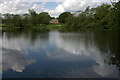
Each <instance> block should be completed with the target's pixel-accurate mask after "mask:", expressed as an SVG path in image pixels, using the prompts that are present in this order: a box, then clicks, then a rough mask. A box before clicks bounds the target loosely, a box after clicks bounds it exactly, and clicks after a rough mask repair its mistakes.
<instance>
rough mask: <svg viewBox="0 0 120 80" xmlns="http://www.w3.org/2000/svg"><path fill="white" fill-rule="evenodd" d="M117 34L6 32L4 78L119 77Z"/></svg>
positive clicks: (118, 38)
mask: <svg viewBox="0 0 120 80" xmlns="http://www.w3.org/2000/svg"><path fill="white" fill-rule="evenodd" d="M119 36H120V32H117V31H81V32H78V33H74V32H59V31H50V32H39V31H6V32H2V34H1V35H0V41H2V45H0V47H1V49H2V77H4V78H118V76H119V74H118V73H119V67H120V50H119V41H120V37H119Z"/></svg>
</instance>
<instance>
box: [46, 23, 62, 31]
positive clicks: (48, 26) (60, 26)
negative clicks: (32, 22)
mask: <svg viewBox="0 0 120 80" xmlns="http://www.w3.org/2000/svg"><path fill="white" fill-rule="evenodd" d="M62 27H63V24H48V25H46V28H47V29H49V30H56V29H57V30H60V29H61V28H62Z"/></svg>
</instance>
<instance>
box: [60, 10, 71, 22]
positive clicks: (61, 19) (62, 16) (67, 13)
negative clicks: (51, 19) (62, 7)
mask: <svg viewBox="0 0 120 80" xmlns="http://www.w3.org/2000/svg"><path fill="white" fill-rule="evenodd" d="M68 17H72V14H71V13H70V12H64V13H62V14H60V16H59V18H58V20H59V22H61V23H65V22H66V21H67V18H68Z"/></svg>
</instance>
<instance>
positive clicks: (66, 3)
mask: <svg viewBox="0 0 120 80" xmlns="http://www.w3.org/2000/svg"><path fill="white" fill-rule="evenodd" d="M112 1H114V0H46V1H45V0H42V1H41V0H37V1H33V0H29V1H28V0H11V1H8V0H4V2H0V12H1V13H8V12H9V13H13V14H15V13H17V14H21V13H26V12H27V11H28V9H31V8H33V9H35V10H36V11H37V12H42V11H44V12H45V11H47V12H49V14H50V15H51V16H55V17H57V16H58V15H59V14H60V13H62V12H64V11H79V10H85V8H86V7H87V6H91V7H96V6H98V5H100V4H102V3H110V2H112ZM116 1H118V0H115V2H116ZM20 2H21V3H20ZM35 2H43V4H37V3H35ZM46 2H56V3H58V6H56V7H55V9H54V10H50V9H47V8H45V3H46ZM51 6H52V5H51Z"/></svg>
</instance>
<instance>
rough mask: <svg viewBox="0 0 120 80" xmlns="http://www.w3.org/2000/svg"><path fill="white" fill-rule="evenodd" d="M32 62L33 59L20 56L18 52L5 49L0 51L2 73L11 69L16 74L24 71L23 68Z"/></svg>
mask: <svg viewBox="0 0 120 80" xmlns="http://www.w3.org/2000/svg"><path fill="white" fill-rule="evenodd" d="M34 62H35V60H34V59H29V58H27V57H26V56H25V55H24V54H21V52H20V51H17V50H11V49H5V48H3V49H2V66H3V68H2V71H3V72H4V71H7V70H8V69H12V70H14V71H16V72H22V71H23V70H24V69H25V66H27V65H31V64H32V63H34Z"/></svg>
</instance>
